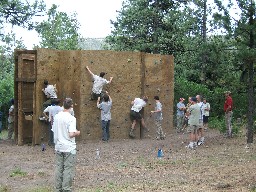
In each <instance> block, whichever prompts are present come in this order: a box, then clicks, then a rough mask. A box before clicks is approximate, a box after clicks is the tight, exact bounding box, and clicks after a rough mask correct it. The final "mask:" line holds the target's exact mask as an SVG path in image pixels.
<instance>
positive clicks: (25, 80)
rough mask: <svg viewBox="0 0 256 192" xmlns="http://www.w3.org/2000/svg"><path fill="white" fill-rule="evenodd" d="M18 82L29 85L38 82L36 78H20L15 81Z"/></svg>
mask: <svg viewBox="0 0 256 192" xmlns="http://www.w3.org/2000/svg"><path fill="white" fill-rule="evenodd" d="M15 81H16V82H20V81H22V82H28V83H34V82H36V78H24V77H19V78H16V79H15Z"/></svg>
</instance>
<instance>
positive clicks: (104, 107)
mask: <svg viewBox="0 0 256 192" xmlns="http://www.w3.org/2000/svg"><path fill="white" fill-rule="evenodd" d="M97 107H98V108H99V109H100V110H101V127H102V140H103V141H108V140H109V137H110V135H109V126H110V120H111V112H110V110H111V107H112V99H111V97H110V95H109V94H108V92H107V91H106V94H105V95H103V101H102V102H101V103H100V97H98V100H97Z"/></svg>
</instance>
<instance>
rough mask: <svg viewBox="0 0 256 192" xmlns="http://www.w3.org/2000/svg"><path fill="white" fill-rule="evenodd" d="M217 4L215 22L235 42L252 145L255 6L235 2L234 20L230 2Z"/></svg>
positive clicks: (241, 0) (244, 1)
mask: <svg viewBox="0 0 256 192" xmlns="http://www.w3.org/2000/svg"><path fill="white" fill-rule="evenodd" d="M215 1H216V3H217V4H218V7H219V10H220V13H217V14H215V15H214V16H215V19H216V21H218V22H219V24H221V25H223V26H224V27H225V29H226V31H227V32H228V33H229V35H230V36H231V37H233V38H234V39H235V41H236V47H237V52H236V54H237V61H238V62H237V66H238V67H239V68H240V69H241V70H242V73H241V83H243V84H244V85H245V87H246V91H247V94H248V113H247V119H248V123H247V143H248V144H249V143H253V124H254V123H253V117H254V104H255V97H254V89H255V80H254V71H255V68H256V67H255V66H254V63H255V61H256V50H255V48H256V11H255V10H256V6H255V1H254V0H236V3H237V7H238V8H239V10H240V14H239V13H237V16H238V17H239V18H238V19H236V18H234V17H233V16H232V15H231V14H229V12H228V11H227V10H228V9H230V7H232V6H234V4H233V3H232V2H230V3H229V4H228V5H227V7H225V6H224V5H223V4H222V3H221V1H219V0H215Z"/></svg>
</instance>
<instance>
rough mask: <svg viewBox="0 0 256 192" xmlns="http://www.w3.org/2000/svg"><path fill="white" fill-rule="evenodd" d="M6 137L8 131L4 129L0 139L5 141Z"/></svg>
mask: <svg viewBox="0 0 256 192" xmlns="http://www.w3.org/2000/svg"><path fill="white" fill-rule="evenodd" d="M7 135H8V130H7V129H4V130H2V132H1V133H0V138H1V139H7ZM0 192H1V191H0Z"/></svg>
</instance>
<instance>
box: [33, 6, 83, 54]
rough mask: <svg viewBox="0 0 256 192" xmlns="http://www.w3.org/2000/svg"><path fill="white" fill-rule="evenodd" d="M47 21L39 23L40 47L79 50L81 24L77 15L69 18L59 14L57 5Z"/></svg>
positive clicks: (50, 10)
mask: <svg viewBox="0 0 256 192" xmlns="http://www.w3.org/2000/svg"><path fill="white" fill-rule="evenodd" d="M47 15H48V19H47V21H43V22H41V23H38V24H37V25H36V27H35V30H36V31H37V32H38V33H39V36H40V37H41V42H40V46H41V47H44V48H51V49H60V50H75V49H78V40H79V33H78V32H77V31H78V29H79V26H80V24H79V23H78V21H77V19H76V14H73V15H72V16H68V15H67V14H66V13H64V12H58V11H57V6H56V5H55V4H53V5H52V7H51V8H50V9H49V11H48V13H47Z"/></svg>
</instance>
